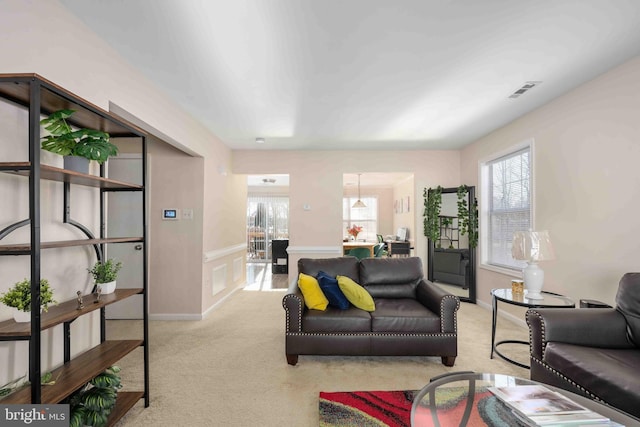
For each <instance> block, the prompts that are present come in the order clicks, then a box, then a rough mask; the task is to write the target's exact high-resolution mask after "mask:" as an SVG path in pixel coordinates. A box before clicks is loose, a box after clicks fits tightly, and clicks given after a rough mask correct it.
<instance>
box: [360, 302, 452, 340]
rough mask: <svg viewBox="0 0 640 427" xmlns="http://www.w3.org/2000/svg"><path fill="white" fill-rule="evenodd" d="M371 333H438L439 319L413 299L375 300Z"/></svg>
mask: <svg viewBox="0 0 640 427" xmlns="http://www.w3.org/2000/svg"><path fill="white" fill-rule="evenodd" d="M375 302H376V311H374V312H373V313H371V331H372V332H405V333H438V332H440V317H438V315H436V314H435V313H433V312H431V311H429V310H428V309H427V308H426V307H425V306H423V305H422V304H420V303H419V302H418V301H417V300H415V299H410V298H376V299H375Z"/></svg>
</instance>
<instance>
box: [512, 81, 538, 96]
mask: <svg viewBox="0 0 640 427" xmlns="http://www.w3.org/2000/svg"><path fill="white" fill-rule="evenodd" d="M541 83H542V82H540V81H538V82H525V83H524V84H523V85H522V87H521V88H520V89H518V90H517V91H515V92H513V93H512V94H511V95H510V96H509V98H517V97H519V96H520V95H522V94H524V93H525V92H526V91H528V90H530V89H533V88H534V87H536V86H538V85H540V84H541Z"/></svg>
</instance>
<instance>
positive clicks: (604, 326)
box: [526, 308, 634, 360]
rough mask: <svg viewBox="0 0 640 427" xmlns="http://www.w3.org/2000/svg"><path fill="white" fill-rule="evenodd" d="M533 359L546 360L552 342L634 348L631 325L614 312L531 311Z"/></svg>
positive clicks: (528, 322) (550, 309)
mask: <svg viewBox="0 0 640 427" xmlns="http://www.w3.org/2000/svg"><path fill="white" fill-rule="evenodd" d="M526 318H527V324H528V325H529V339H530V344H531V356H532V357H536V358H537V359H539V360H542V356H543V354H544V349H545V347H546V345H547V343H548V342H551V341H554V342H562V343H566V344H575V345H583V346H588V347H601V348H633V347H634V346H633V344H631V343H630V342H629V340H628V339H627V323H626V321H625V318H624V316H623V315H622V314H621V313H619V312H618V311H617V310H616V309H614V308H593V309H589V310H576V309H574V308H532V309H529V310H527V314H526Z"/></svg>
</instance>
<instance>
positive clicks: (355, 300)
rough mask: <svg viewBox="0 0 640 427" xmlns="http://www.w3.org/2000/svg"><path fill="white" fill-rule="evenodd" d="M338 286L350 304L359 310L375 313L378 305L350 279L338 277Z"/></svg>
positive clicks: (364, 290) (363, 289)
mask: <svg viewBox="0 0 640 427" xmlns="http://www.w3.org/2000/svg"><path fill="white" fill-rule="evenodd" d="M337 279H338V286H339V287H340V290H341V291H342V293H343V294H344V296H345V297H347V299H348V300H349V302H350V303H351V304H353V305H355V306H356V307H357V308H359V309H361V310H366V311H374V310H375V309H376V305H375V303H374V301H373V298H372V297H371V295H369V292H367V290H366V289H365V288H363V287H362V286H360V285H359V284H357V283H356V282H354V281H353V280H351V279H350V278H349V277H346V276H338V277H337Z"/></svg>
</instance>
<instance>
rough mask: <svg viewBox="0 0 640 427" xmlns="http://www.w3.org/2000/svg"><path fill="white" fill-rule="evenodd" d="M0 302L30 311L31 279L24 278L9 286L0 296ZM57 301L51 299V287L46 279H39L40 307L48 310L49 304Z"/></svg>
mask: <svg viewBox="0 0 640 427" xmlns="http://www.w3.org/2000/svg"><path fill="white" fill-rule="evenodd" d="M0 302H2V303H3V304H4V305H6V306H8V307H14V308H16V309H18V310H20V311H26V312H31V281H30V280H28V279H24V280H22V281H21V282H18V283H16V284H15V285H14V286H13V287H11V288H9V290H8V291H7V292H5V293H4V294H2V295H1V296H0ZM55 303H57V301H56V300H54V299H53V289H51V286H50V285H49V281H48V280H47V279H40V307H42V310H44V311H48V310H49V304H55Z"/></svg>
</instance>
